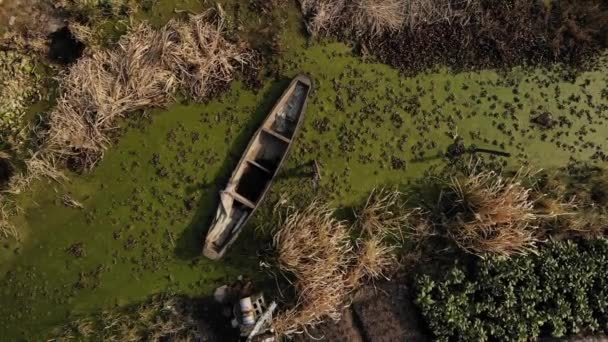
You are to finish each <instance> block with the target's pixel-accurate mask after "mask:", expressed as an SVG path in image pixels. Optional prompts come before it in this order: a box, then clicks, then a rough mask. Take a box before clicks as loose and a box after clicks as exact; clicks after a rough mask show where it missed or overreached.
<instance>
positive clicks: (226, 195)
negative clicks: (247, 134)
mask: <svg viewBox="0 0 608 342" xmlns="http://www.w3.org/2000/svg"><path fill="white" fill-rule="evenodd" d="M308 88H309V85H307V84H305V83H302V82H297V83H296V85H295V86H294V87H293V88H292V92H291V94H289V95H288V96H285V97H284V98H283V99H282V100H281V102H279V103H278V104H277V106H276V107H275V108H276V110H275V111H274V115H271V116H269V118H268V119H267V120H266V121H265V122H264V124H263V125H262V127H261V129H260V131H259V134H256V136H255V137H254V139H253V141H252V142H251V143H250V145H249V148H248V149H247V151H246V152H245V156H244V158H243V160H242V163H241V164H240V165H239V167H238V168H237V170H235V173H234V175H233V177H232V178H231V182H230V183H229V184H228V185H227V187H226V189H225V191H224V192H223V193H222V199H221V201H222V204H221V206H223V207H224V208H231V209H230V210H226V211H224V214H223V217H222V219H221V220H220V221H218V222H216V225H218V226H223V227H221V228H222V229H220V230H219V231H220V233H219V236H216V237H215V238H214V239H213V240H214V245H215V246H216V248H218V249H221V248H223V246H224V245H226V244H227V243H228V242H229V241H230V236H231V235H233V234H234V233H236V232H238V231H239V230H240V229H241V228H242V226H243V225H244V223H245V222H246V221H247V219H248V218H249V216H250V215H251V213H252V212H253V210H254V209H255V208H256V206H257V204H258V202H259V200H260V199H261V197H262V196H263V194H264V192H265V191H266V190H267V189H268V187H269V186H270V182H271V181H272V180H273V178H274V175H275V173H276V171H277V169H278V167H279V166H280V164H281V161H282V159H283V157H284V156H285V154H286V152H287V149H288V148H289V145H290V143H291V138H292V137H293V135H294V133H295V131H296V129H297V127H298V122H299V119H300V115H301V112H302V106H303V105H304V102H305V101H304V100H305V97H306V96H307V93H308ZM217 228H220V227H217Z"/></svg>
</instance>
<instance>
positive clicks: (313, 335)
mask: <svg viewBox="0 0 608 342" xmlns="http://www.w3.org/2000/svg"><path fill="white" fill-rule="evenodd" d="M319 339H320V340H322V341H332V342H334V341H335V342H363V341H365V340H364V339H363V335H362V334H361V332H360V330H359V328H358V327H357V324H356V318H355V316H354V314H353V311H352V310H351V309H346V310H344V312H342V319H341V320H340V321H338V322H333V321H329V322H325V323H323V324H321V325H319V326H318V327H315V328H313V329H310V330H309V331H308V335H306V334H303V335H298V336H296V337H295V338H294V341H298V342H300V341H318V340H319Z"/></svg>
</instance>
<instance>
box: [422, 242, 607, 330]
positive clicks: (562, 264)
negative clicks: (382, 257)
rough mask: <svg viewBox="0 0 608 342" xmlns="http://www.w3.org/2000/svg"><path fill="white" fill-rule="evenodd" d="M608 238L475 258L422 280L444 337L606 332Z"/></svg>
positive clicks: (431, 316)
mask: <svg viewBox="0 0 608 342" xmlns="http://www.w3.org/2000/svg"><path fill="white" fill-rule="evenodd" d="M607 274H608V241H606V240H599V239H598V240H590V241H581V242H573V241H565V242H551V243H548V244H547V245H545V247H543V248H542V249H541V250H540V253H539V254H538V255H522V256H518V257H514V258H510V259H509V258H505V257H493V258H488V259H477V260H475V261H474V263H473V264H472V265H471V267H470V268H467V267H464V266H463V265H458V264H457V265H455V266H454V267H453V268H452V269H451V271H450V272H448V273H447V274H446V275H444V276H442V277H441V278H440V279H434V278H432V277H431V276H429V275H422V276H420V277H418V278H417V280H416V283H417V298H416V304H417V305H418V307H419V308H420V310H421V312H422V315H423V316H424V319H425V320H426V323H427V324H428V327H429V328H430V330H431V331H432V332H433V334H434V335H435V337H436V338H437V340H439V341H489V340H497V341H528V340H534V339H536V338H538V337H539V336H543V335H551V336H553V337H562V336H567V335H575V334H582V333H608V277H606V275H607Z"/></svg>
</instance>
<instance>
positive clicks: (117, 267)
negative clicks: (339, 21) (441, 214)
mask: <svg viewBox="0 0 608 342" xmlns="http://www.w3.org/2000/svg"><path fill="white" fill-rule="evenodd" d="M174 8H178V9H188V10H192V11H197V10H200V9H201V7H200V2H198V1H196V2H189V1H184V2H178V3H176V4H175V5H170V2H168V1H161V2H159V3H158V5H155V7H153V8H152V9H151V12H150V13H151V14H149V15H150V18H152V19H151V20H153V21H155V24H162V23H163V22H164V21H166V20H167V19H168V18H169V17H171V14H172V13H173V9H174ZM287 14H288V16H289V19H288V20H287V24H286V26H285V27H284V28H283V30H282V33H281V41H282V46H283V49H284V53H283V55H282V56H281V58H280V61H279V63H280V66H281V70H282V71H281V77H279V78H267V79H264V86H263V87H262V89H260V90H259V91H257V92H253V91H252V90H249V89H247V88H246V87H244V86H243V84H242V83H240V82H239V81H235V82H233V83H232V85H231V87H230V89H229V90H228V91H227V92H226V93H225V94H224V95H222V96H221V97H220V98H218V99H215V100H213V101H211V102H209V103H207V104H188V103H176V104H174V105H171V106H169V107H168V108H166V109H156V110H151V111H147V112H143V113H135V114H134V115H133V118H132V119H129V120H127V121H126V122H124V123H123V124H124V126H126V128H125V133H124V134H123V135H122V136H121V137H120V138H119V139H118V140H117V142H116V144H115V145H114V146H112V147H111V148H110V149H109V150H108V152H107V153H106V156H105V158H104V159H103V161H102V162H101V163H100V164H99V166H98V167H97V168H96V169H95V170H94V171H92V172H91V173H89V174H86V175H75V174H73V175H70V181H68V182H64V183H61V184H60V183H55V182H48V181H41V182H39V183H37V184H35V185H34V186H33V187H32V189H31V190H30V191H28V192H27V193H25V194H22V195H20V196H18V198H17V201H18V202H19V204H20V205H21V207H22V208H23V213H22V215H20V217H19V218H18V219H17V223H18V225H19V228H20V231H21V232H22V237H21V241H20V242H18V243H11V242H7V243H5V244H4V247H2V248H1V249H0V303H1V305H0V317H2V318H3V319H2V320H1V321H0V332H1V333H2V336H3V340H7V341H13V340H15V341H16V340H28V341H40V340H44V339H45V338H46V337H48V336H49V334H50V332H51V330H52V329H53V328H54V327H57V326H60V325H62V324H64V323H66V322H68V321H69V320H71V319H74V318H76V317H78V316H81V315H89V314H91V313H93V312H96V311H99V310H109V309H112V308H115V307H122V306H127V305H131V304H135V303H138V302H140V301H143V300H144V299H145V298H146V297H148V296H149V295H152V294H155V293H159V292H173V293H180V294H188V295H192V296H201V295H208V294H210V293H212V291H213V289H214V288H215V287H216V286H218V285H222V284H225V283H229V282H232V281H233V280H234V279H235V278H236V277H238V276H239V275H247V276H250V277H252V278H253V279H259V280H262V279H264V278H265V277H266V276H267V275H266V274H264V273H263V272H262V271H260V268H259V258H258V256H257V254H256V252H257V250H258V249H259V248H260V247H261V245H262V243H263V242H265V240H266V237H264V236H261V235H260V234H256V233H255V232H254V229H253V228H254V227H255V226H256V225H259V224H263V223H264V216H263V213H264V212H266V210H265V209H267V208H262V210H260V212H258V215H257V217H256V218H255V219H254V220H253V222H252V223H251V225H250V227H249V229H247V230H246V232H245V233H243V234H242V235H241V237H240V238H239V240H238V242H237V244H236V245H234V246H233V247H232V249H231V250H230V252H229V253H228V254H227V256H226V257H225V258H224V259H223V260H222V261H221V262H211V261H208V260H206V259H205V258H203V257H202V256H201V250H202V242H203V239H204V234H205V232H206V229H207V226H208V224H209V223H210V222H211V218H212V215H213V214H214V213H215V209H216V206H217V200H218V191H219V190H220V189H221V188H222V187H223V186H224V185H225V182H226V180H227V179H228V178H229V176H230V173H231V171H232V169H233V167H234V166H235V164H236V163H237V161H238V159H239V157H240V155H241V153H242V152H243V149H244V148H245V146H246V144H247V142H248V140H249V138H250V137H251V135H252V134H253V132H254V131H255V129H257V127H258V125H259V124H260V123H261V122H262V120H263V119H264V117H265V116H266V114H267V113H268V111H269V110H270V108H271V107H272V105H273V103H274V101H275V100H276V99H277V98H278V96H279V95H280V94H281V92H282V91H283V89H284V88H285V87H286V86H287V84H288V83H289V81H290V78H291V77H293V76H295V75H296V74H297V73H299V72H305V73H308V74H310V75H311V76H312V77H313V79H314V81H315V90H314V92H313V94H312V96H311V99H310V101H309V106H308V110H307V112H306V117H305V123H304V127H303V128H302V131H301V132H300V135H299V137H298V138H297V139H296V142H295V145H294V147H293V150H292V153H291V154H290V156H289V158H288V160H287V162H286V163H285V165H284V167H283V169H282V171H281V173H280V175H279V177H278V179H277V181H276V183H275V185H274V186H273V188H272V190H271V193H270V197H271V198H283V199H285V200H287V201H289V200H290V199H291V200H295V199H296V198H297V199H301V198H310V197H313V196H315V195H323V196H328V197H329V198H331V200H332V203H333V204H334V205H336V206H351V205H355V204H357V203H359V202H360V201H361V200H362V199H363V198H364V197H365V196H366V195H367V194H368V193H369V191H370V190H371V189H372V188H374V187H376V186H383V185H390V184H398V185H404V186H407V184H408V183H409V182H413V181H416V180H418V179H421V178H424V177H431V176H432V175H433V173H434V172H436V171H437V170H439V169H441V168H443V167H445V166H446V165H447V163H448V161H447V160H446V159H445V158H443V157H442V156H443V155H444V153H445V151H446V149H447V147H448V146H449V145H450V144H451V143H452V142H453V141H454V137H455V136H458V137H461V138H462V139H464V141H465V143H466V144H467V145H475V146H477V147H481V148H491V149H496V150H501V151H506V152H508V153H511V157H509V158H503V157H492V158H490V157H488V159H489V160H491V161H492V162H494V163H496V164H497V165H501V166H504V167H507V168H519V167H520V166H524V165H529V166H531V167H534V168H549V169H551V168H558V167H563V166H566V165H567V164H568V163H576V162H585V161H595V162H597V163H600V162H602V159H603V158H605V156H604V155H603V151H605V148H606V143H607V142H606V139H607V137H608V124H607V123H608V122H607V120H608V88H607V78H608V76H607V74H608V73H607V72H606V71H608V68H607V64H606V60H605V59H599V60H598V61H597V62H595V64H594V68H592V70H590V71H587V72H582V73H577V74H573V73H572V72H571V71H569V70H567V69H563V68H561V67H559V66H556V67H552V68H551V69H537V70H526V69H513V70H509V71H500V72H498V71H494V70H485V71H479V72H462V73H451V72H449V71H448V70H439V71H437V72H433V73H427V74H421V75H418V76H415V77H404V76H402V75H400V74H399V72H398V71H396V70H394V69H392V68H390V67H388V66H386V65H381V64H377V63H374V62H373V61H368V60H362V59H361V58H360V57H357V56H354V55H353V53H352V50H351V48H350V47H348V46H346V45H344V44H340V43H332V42H325V43H316V44H312V45H310V46H309V45H308V44H307V42H306V40H305V38H304V36H303V34H302V33H301V29H302V28H301V24H300V18H299V17H298V15H297V13H296V11H295V9H292V10H289V11H288V12H287ZM543 113H550V117H551V121H552V123H551V125H547V126H546V127H542V126H540V125H538V124H536V123H533V122H532V120H533V119H534V118H535V117H536V116H538V115H541V114H543ZM313 160H317V161H318V162H319V163H320V164H321V165H322V175H323V177H322V179H321V181H320V184H319V186H318V188H313V186H312V181H311V179H312V175H311V172H310V167H309V165H310V163H311V161H313ZM66 198H68V199H73V200H76V201H78V202H80V203H81V204H82V206H83V208H82V209H81V208H74V207H69V206H66V204H65V203H64V202H65V201H66ZM74 246H77V247H78V248H76V249H77V250H79V252H78V253H74V250H75V248H74Z"/></svg>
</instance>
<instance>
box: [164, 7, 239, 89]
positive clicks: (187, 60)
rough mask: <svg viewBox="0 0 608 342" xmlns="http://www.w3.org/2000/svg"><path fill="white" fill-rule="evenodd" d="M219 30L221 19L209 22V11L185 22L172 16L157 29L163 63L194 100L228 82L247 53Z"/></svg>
mask: <svg viewBox="0 0 608 342" xmlns="http://www.w3.org/2000/svg"><path fill="white" fill-rule="evenodd" d="M223 34H224V20H222V19H220V20H217V23H216V24H211V23H209V15H198V16H194V17H192V18H191V19H190V21H189V22H183V21H177V20H173V21H171V22H169V23H168V24H167V26H166V27H165V28H164V29H163V30H162V31H161V35H162V44H163V54H162V61H163V64H164V65H165V66H166V67H167V68H169V70H171V71H172V72H173V74H174V75H175V76H176V77H177V79H178V81H179V84H180V86H181V87H182V89H184V90H186V91H187V92H188V93H189V95H190V96H191V97H192V98H193V99H195V100H199V101H200V100H203V99H205V98H206V97H207V96H208V95H209V94H210V93H211V92H213V91H214V90H216V89H218V88H221V87H223V86H224V85H225V84H227V83H228V82H230V81H231V80H232V78H233V75H234V72H235V68H236V67H238V66H242V65H244V64H246V63H247V62H248V61H249V59H250V57H251V55H250V54H248V53H247V52H246V48H245V46H243V45H236V44H233V43H231V42H228V41H227V40H226V39H225V38H224V37H223Z"/></svg>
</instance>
